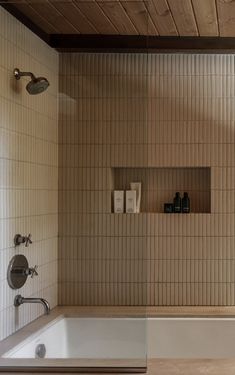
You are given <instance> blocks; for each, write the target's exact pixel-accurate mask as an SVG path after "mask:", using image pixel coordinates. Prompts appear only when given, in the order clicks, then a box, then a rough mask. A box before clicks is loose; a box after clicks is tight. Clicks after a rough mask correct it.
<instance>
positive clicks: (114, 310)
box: [0, 306, 235, 373]
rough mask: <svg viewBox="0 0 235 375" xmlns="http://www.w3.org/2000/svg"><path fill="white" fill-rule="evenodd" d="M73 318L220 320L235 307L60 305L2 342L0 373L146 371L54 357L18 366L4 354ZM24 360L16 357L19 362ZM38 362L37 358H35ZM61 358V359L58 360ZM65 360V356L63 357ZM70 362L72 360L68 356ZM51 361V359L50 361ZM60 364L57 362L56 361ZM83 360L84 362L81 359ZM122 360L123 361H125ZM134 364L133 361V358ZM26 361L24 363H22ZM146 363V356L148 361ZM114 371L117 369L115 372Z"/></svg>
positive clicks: (234, 313)
mask: <svg viewBox="0 0 235 375" xmlns="http://www.w3.org/2000/svg"><path fill="white" fill-rule="evenodd" d="M66 317H73V318H114V317H116V318H145V319H146V318H150V319H151V318H153V319H154V318H157V319H161V318H162V319H167V318H170V319H173V318H175V319H186V318H189V319H212V318H214V319H218V320H222V319H225V320H228V319H234V318H235V307H227V306H226V307H221V306H219V307H218V306H216V307H207V306H197V307H193V306H187V307H185V306H184V307H152V308H151V307H123V306H122V307H110V306H103V307H93V306H90V307H88V306H86V307H77V306H72V307H71V306H63V307H62V306H59V307H58V306H57V307H56V308H54V309H53V310H52V311H51V314H50V315H48V316H45V315H44V316H41V317H39V318H37V319H35V320H34V321H33V322H31V323H29V324H28V325H26V326H24V327H23V328H21V329H20V330H18V331H17V332H15V333H14V334H12V335H11V336H8V337H7V338H5V339H4V340H2V341H0V373H1V372H31V373H33V372H48V371H49V372H55V371H56V372H65V371H66V372H77V373H79V372H83V373H84V372H91V373H92V372H96V373H97V372H104V373H105V372H110V373H111V372H116V373H117V372H119V373H121V372H132V373H133V372H140V373H143V372H146V369H147V367H146V366H143V365H141V366H139V364H138V366H137V367H133V366H132V367H128V363H127V367H120V366H119V367H116V368H114V367H113V365H112V367H109V364H108V363H106V364H105V366H104V367H101V364H100V365H99V367H98V368H97V367H82V368H81V367H80V368H79V367H77V365H78V361H79V360H77V359H76V367H68V366H67V367H64V366H63V367H60V368H61V369H62V370H61V371H60V368H59V367H57V366H52V365H53V363H52V362H55V360H54V359H42V360H41V361H43V363H42V364H41V366H35V365H32V366H30V360H29V359H23V360H22V361H25V365H23V366H19V364H17V368H16V364H15V365H14V366H13V365H12V361H14V359H10V358H2V355H3V354H4V353H7V352H8V351H10V350H11V349H13V348H14V347H16V346H17V345H19V344H20V343H21V342H22V341H25V340H26V339H28V338H29V337H30V336H31V337H32V335H35V334H37V332H38V331H39V330H40V329H46V328H47V327H49V326H50V325H51V324H54V322H53V321H58V320H60V319H62V318H66ZM19 360H21V359H17V362H19ZM46 360H47V361H51V367H45V361H46ZM33 361H34V363H35V359H33ZM56 361H58V360H56ZM63 361H64V363H65V361H66V359H63ZM68 361H70V362H71V359H68ZM48 363H49V362H48ZM57 363H58V362H57ZM80 363H81V362H80ZM122 363H123V361H122ZM132 363H133V360H132ZM22 364H23V362H22ZM146 364H147V358H146V363H145V365H146ZM114 370H115V371H114Z"/></svg>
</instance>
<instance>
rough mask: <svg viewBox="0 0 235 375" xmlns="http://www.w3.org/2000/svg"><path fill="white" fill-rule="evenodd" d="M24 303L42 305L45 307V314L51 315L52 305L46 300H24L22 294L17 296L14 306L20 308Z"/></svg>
mask: <svg viewBox="0 0 235 375" xmlns="http://www.w3.org/2000/svg"><path fill="white" fill-rule="evenodd" d="M23 303H41V304H42V305H43V306H44V310H45V314H47V315H48V314H50V310H51V309H50V305H49V303H48V302H47V301H46V300H45V299H44V298H24V297H22V296H21V295H20V294H18V295H17V296H15V300H14V306H16V307H18V306H20V305H23Z"/></svg>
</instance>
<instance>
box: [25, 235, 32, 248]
mask: <svg viewBox="0 0 235 375" xmlns="http://www.w3.org/2000/svg"><path fill="white" fill-rule="evenodd" d="M31 238H32V236H31V233H29V235H28V236H26V237H25V246H26V247H28V246H29V245H30V244H31V243H32V240H31Z"/></svg>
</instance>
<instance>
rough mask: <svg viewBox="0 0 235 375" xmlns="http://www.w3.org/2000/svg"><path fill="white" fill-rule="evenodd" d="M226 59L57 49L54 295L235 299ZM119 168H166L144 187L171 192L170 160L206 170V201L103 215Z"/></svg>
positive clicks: (234, 125) (105, 299) (91, 300)
mask: <svg viewBox="0 0 235 375" xmlns="http://www.w3.org/2000/svg"><path fill="white" fill-rule="evenodd" d="M234 60H235V57H234V56H233V55H219V54H217V55H212V54H211V55H210V54H207V55H203V54H201V55H196V54H190V55H186V54H174V55H171V54H146V55H143V54H78V53H77V54H63V55H61V57H60V116H59V143H60V145H59V150H60V152H59V154H60V179H59V269H60V272H59V275H60V277H59V303H60V304H68V305H69V304H74V305H76V304H79V305H145V304H146V303H147V304H148V305H153V306H154V305H160V306H166V305H167V306H172V305H180V306H181V305H233V304H234V303H235V300H234V292H235V291H234V286H235V273H234V267H235V246H234V245H235V242H234V234H235V222H234V217H235V216H234V214H235V194H234V193H235V191H234V187H235V147H234V146H235V144H234V143H235V112H234V108H235V106H234V87H235V85H234V73H235V71H234V66H235V64H234V63H235V61H234ZM122 167H124V168H142V170H144V169H145V168H146V169H148V174H151V170H150V169H151V168H152V169H153V170H154V168H161V167H164V168H169V170H168V173H165V174H164V175H162V176H163V177H162V178H164V179H168V180H167V181H161V182H159V181H158V182H157V183H156V184H155V186H156V187H157V186H160V185H161V186H163V187H164V186H171V189H172V192H173V191H174V187H173V185H172V181H173V175H174V176H175V171H174V168H182V169H183V168H187V167H190V168H192V169H193V168H197V167H200V168H206V169H207V170H209V171H210V174H209V175H210V185H208V181H207V182H206V181H205V183H206V185H207V193H208V192H209V195H208V200H210V202H208V204H207V208H206V209H203V208H202V211H201V212H194V213H191V214H175V215H173V214H164V213H161V212H160V213H159V212H153V211H154V210H153V209H151V212H142V213H140V214H133V215H127V214H113V213H112V205H111V192H112V190H113V188H114V181H113V180H114V178H113V169H114V168H122ZM132 170H133V169H132ZM171 170H172V174H173V175H171ZM182 173H183V172H182ZM143 176H146V174H145V173H144V172H143ZM158 176H160V174H158ZM207 177H208V175H207ZM207 177H206V178H207ZM150 178H151V176H150ZM159 178H160V177H159ZM184 178H185V176H183V177H182V181H183V180H184ZM193 178H195V174H194V173H193V174H192V181H189V182H188V186H192V185H193V187H192V189H193V191H194V193H195V196H196V195H200V194H202V193H203V192H202V191H200V186H204V182H203V180H202V181H201V182H200V183H199V182H198V181H196V183H195V184H194V180H193ZM200 178H202V179H203V175H202V177H200ZM125 183H126V181H125ZM194 185H195V187H194ZM208 186H209V190H208ZM197 189H198V191H197ZM183 192H184V187H183V186H182V191H181V193H183ZM196 193H197V194H196ZM143 194H144V188H143ZM157 197H158V194H157V192H156V199H158V198H157ZM172 198H173V196H172ZM151 199H152V200H153V201H154V198H153V197H152V196H151ZM192 199H193V196H192ZM192 203H194V202H192ZM147 206H148V205H146V207H147ZM155 206H156V207H158V205H157V201H156V202H155ZM152 207H154V205H153V206H152ZM208 207H209V209H208ZM159 210H160V208H159ZM208 211H209V212H208Z"/></svg>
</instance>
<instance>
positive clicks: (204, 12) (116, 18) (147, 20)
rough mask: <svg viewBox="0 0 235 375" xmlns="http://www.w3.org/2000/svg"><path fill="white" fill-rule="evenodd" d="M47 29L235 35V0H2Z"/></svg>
mask: <svg viewBox="0 0 235 375" xmlns="http://www.w3.org/2000/svg"><path fill="white" fill-rule="evenodd" d="M0 1H2V2H4V3H5V4H6V3H8V1H9V2H10V3H11V6H14V8H16V9H17V10H18V11H20V13H22V14H23V15H25V16H26V17H27V18H28V19H30V20H31V21H32V23H33V24H35V25H36V26H37V27H39V28H40V29H41V30H42V31H43V32H45V33H46V34H49V35H50V34H75V35H76V34H86V35H87V34H93V35H94V34H102V35H155V36H182V37H183V36H195V37H196V36H208V37H218V36H220V37H235V1H233V0H83V1H82V0H15V1H14V0H8V1H7V0H4V1H3V0H0Z"/></svg>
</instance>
